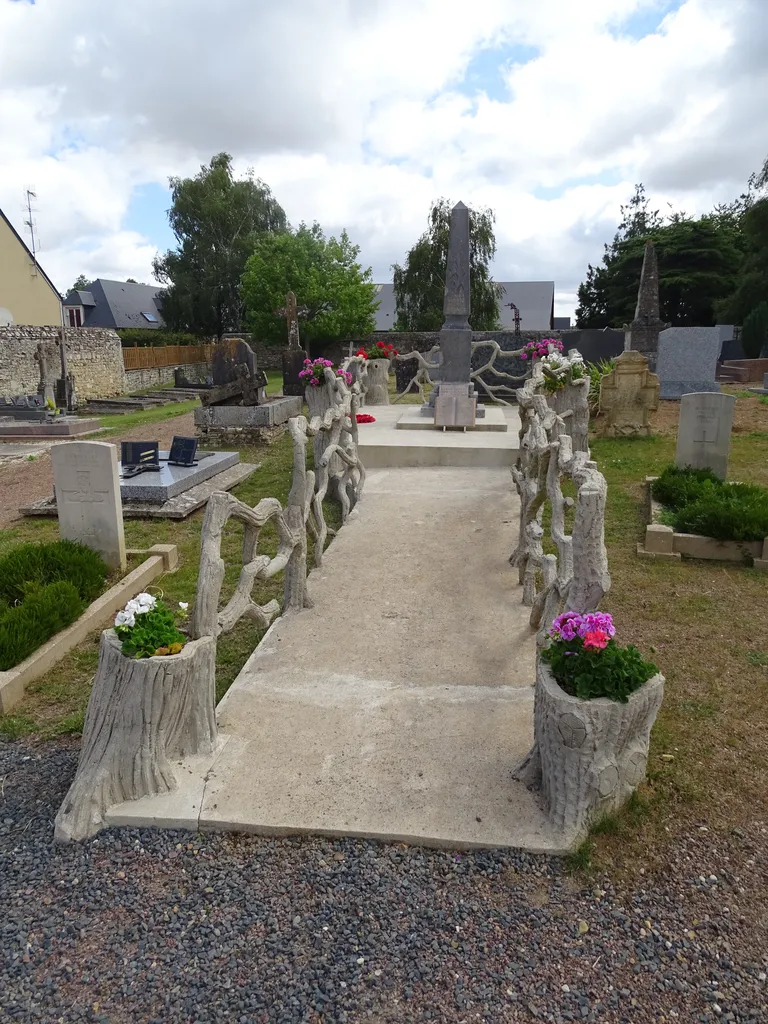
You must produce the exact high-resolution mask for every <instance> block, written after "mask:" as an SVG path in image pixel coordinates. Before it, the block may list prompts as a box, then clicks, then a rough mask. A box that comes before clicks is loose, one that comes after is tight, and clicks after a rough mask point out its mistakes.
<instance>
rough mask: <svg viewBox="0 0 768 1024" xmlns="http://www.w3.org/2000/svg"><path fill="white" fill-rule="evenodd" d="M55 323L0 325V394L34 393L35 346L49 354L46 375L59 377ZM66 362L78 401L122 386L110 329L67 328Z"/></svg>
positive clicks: (118, 390) (117, 343) (109, 393)
mask: <svg viewBox="0 0 768 1024" xmlns="http://www.w3.org/2000/svg"><path fill="white" fill-rule="evenodd" d="M60 337H61V328H60V327H29V326H20V325H16V324H14V325H11V326H9V327H0V394H2V395H23V394H34V393H35V392H36V391H37V386H38V383H39V381H40V368H39V366H38V364H37V363H36V362H35V351H36V349H37V346H38V344H41V343H42V344H44V345H45V346H46V350H47V353H48V358H49V365H48V374H49V377H51V378H52V379H53V378H56V377H58V376H60V375H61V363H60V361H59V353H58V348H57V347H56V346H57V343H58V341H59V339H60ZM66 343H67V361H68V368H69V371H70V373H72V374H73V375H74V378H75V391H76V393H77V397H78V401H83V400H85V399H88V398H109V397H111V396H112V395H122V394H123V393H124V392H125V390H126V381H125V368H124V367H123V350H122V347H121V344H120V339H119V337H118V336H117V334H116V333H115V331H113V330H111V329H108V328H103V327H80V328H77V329H73V328H68V329H67V335H66Z"/></svg>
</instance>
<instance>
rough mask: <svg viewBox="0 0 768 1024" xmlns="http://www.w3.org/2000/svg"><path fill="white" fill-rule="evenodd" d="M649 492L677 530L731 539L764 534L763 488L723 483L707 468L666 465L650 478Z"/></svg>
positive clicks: (767, 524)
mask: <svg viewBox="0 0 768 1024" xmlns="http://www.w3.org/2000/svg"><path fill="white" fill-rule="evenodd" d="M652 493H653V496H654V498H655V499H656V500H657V501H659V502H661V504H662V505H665V506H666V507H667V508H668V509H670V511H671V512H672V520H673V525H674V528H675V529H676V530H677V531H678V532H679V533H698V534H701V535H702V536H704V537H714V538H715V540H735V541H750V540H763V539H764V538H765V537H768V489H766V488H765V487H759V486H758V485H757V484H738V483H736V484H732V483H726V481H724V480H721V479H720V478H719V477H717V476H716V475H715V474H714V473H713V472H712V471H711V470H709V469H693V468H691V467H690V466H686V467H685V468H684V469H678V468H677V466H667V468H666V469H665V470H664V471H663V472H662V473H661V475H660V476H659V477H658V478H657V479H656V480H654V482H653V485H652Z"/></svg>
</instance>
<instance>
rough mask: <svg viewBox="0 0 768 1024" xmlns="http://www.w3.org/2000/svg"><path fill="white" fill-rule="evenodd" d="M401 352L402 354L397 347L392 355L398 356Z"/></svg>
mask: <svg viewBox="0 0 768 1024" xmlns="http://www.w3.org/2000/svg"><path fill="white" fill-rule="evenodd" d="M399 354H400V353H399V352H398V351H397V349H394V351H393V352H392V355H393V356H397V355H399Z"/></svg>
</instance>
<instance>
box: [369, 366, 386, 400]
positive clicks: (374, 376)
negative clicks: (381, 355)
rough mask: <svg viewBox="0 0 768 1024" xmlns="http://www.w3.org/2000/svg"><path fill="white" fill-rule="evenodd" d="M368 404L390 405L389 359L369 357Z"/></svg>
mask: <svg viewBox="0 0 768 1024" xmlns="http://www.w3.org/2000/svg"><path fill="white" fill-rule="evenodd" d="M366 368H367V370H368V384H367V390H366V392H365V404H366V405H389V360H388V359H369V360H368V362H367V364H366Z"/></svg>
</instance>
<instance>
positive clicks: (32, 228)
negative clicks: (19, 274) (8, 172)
mask: <svg viewBox="0 0 768 1024" xmlns="http://www.w3.org/2000/svg"><path fill="white" fill-rule="evenodd" d="M26 199H27V202H26V206H25V209H26V211H27V219H26V220H25V221H24V224H25V225H26V227H27V228H29V233H30V235H31V236H32V245H31V248H30V251H31V253H32V263H33V264H34V267H35V272H37V242H36V241H35V221H34V219H33V217H32V214H33V213H36V212H37V211H36V210H33V209H32V200H33V199H37V193H36V192H33V191H32V189H29V188H28V189H27V191H26Z"/></svg>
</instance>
